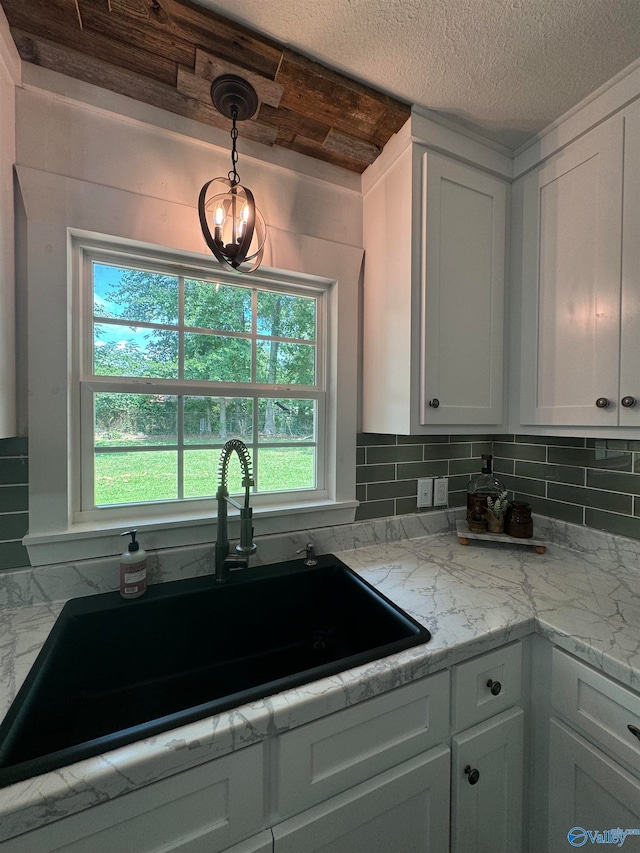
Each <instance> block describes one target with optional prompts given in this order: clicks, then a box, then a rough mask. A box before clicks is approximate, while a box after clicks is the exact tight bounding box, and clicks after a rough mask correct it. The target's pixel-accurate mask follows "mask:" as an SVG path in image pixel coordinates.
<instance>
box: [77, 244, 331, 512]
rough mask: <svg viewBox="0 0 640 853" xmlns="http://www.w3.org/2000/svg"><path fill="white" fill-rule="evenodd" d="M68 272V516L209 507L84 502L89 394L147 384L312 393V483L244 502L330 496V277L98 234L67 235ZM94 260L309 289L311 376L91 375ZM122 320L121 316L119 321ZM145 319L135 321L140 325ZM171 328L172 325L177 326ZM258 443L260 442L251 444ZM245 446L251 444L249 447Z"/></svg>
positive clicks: (164, 388) (89, 480) (302, 292)
mask: <svg viewBox="0 0 640 853" xmlns="http://www.w3.org/2000/svg"><path fill="white" fill-rule="evenodd" d="M71 252H72V277H73V284H72V287H73V305H74V308H73V311H72V314H73V316H74V318H76V321H75V322H74V336H73V339H74V346H73V350H74V361H73V392H72V420H73V423H74V424H78V425H79V428H78V429H77V440H76V441H73V442H72V445H73V446H74V447H75V454H74V456H75V458H74V465H73V468H74V473H75V476H74V488H73V521H74V522H75V523H82V522H99V523H102V522H105V521H109V520H116V521H120V522H122V523H125V522H126V520H127V518H130V517H131V513H132V512H134V513H135V516H136V523H138V520H139V519H161V518H166V517H167V516H168V515H170V514H171V513H175V512H181V513H183V512H187V513H196V512H198V511H201V510H202V506H203V504H207V511H209V512H211V500H212V497H198V498H177V499H173V500H162V501H149V502H139V503H132V504H124V503H123V504H118V505H115V506H104V507H98V508H93V507H88V506H87V497H86V496H87V495H88V494H93V485H94V483H93V470H94V464H93V452H94V446H93V433H94V423H93V393H94V392H99V391H101V390H108V391H112V392H114V393H115V392H119V393H147V392H150V390H151V389H153V392H154V393H156V394H168V395H174V396H178V395H180V394H183V395H185V396H187V395H192V394H202V395H203V396H213V397H215V396H218V395H219V394H221V393H222V394H225V395H230V396H243V397H245V396H247V397H254V398H255V399H257V398H258V397H268V396H275V397H285V396H286V397H300V398H304V399H313V400H314V401H315V403H316V436H315V441H314V445H315V448H316V486H315V488H305V489H299V490H286V491H284V490H283V491H273V492H260V493H257V494H254V495H253V496H252V506H253V507H254V510H255V509H256V508H259V507H261V508H265V509H268V508H277V507H278V506H280V505H281V504H282V503H283V502H284V503H286V504H287V505H289V504H291V503H292V502H294V501H295V502H298V503H300V502H309V501H311V500H316V501H326V500H328V499H329V498H330V492H329V489H328V487H327V484H328V483H329V482H330V480H331V477H330V472H328V471H327V470H326V469H327V464H328V455H327V453H326V441H327V428H326V423H327V417H328V416H330V412H328V411H327V350H328V347H327V336H328V333H327V329H328V325H329V324H330V322H331V317H330V314H329V292H330V289H331V286H332V282H331V281H330V280H328V279H323V278H319V277H317V276H308V275H307V276H300V275H296V274H286V275H282V274H281V273H276V272H275V271H266V272H264V273H263V272H262V271H261V273H259V274H256V273H252V274H251V275H249V274H244V275H242V274H240V275H238V274H233V273H226V272H224V271H221V270H220V268H219V265H218V264H217V263H215V262H210V263H208V264H203V263H202V261H199V262H198V263H195V262H192V263H191V264H188V263H187V262H186V261H185V260H184V259H183V258H176V257H175V255H174V254H173V253H172V252H171V251H170V250H167V251H155V252H150V251H148V250H146V251H141V250H139V249H138V250H132V248H131V247H128V246H118V245H114V244H112V243H106V244H105V242H104V241H101V240H95V239H86V238H79V237H76V238H73V239H72V248H71ZM94 261H96V262H98V263H104V264H112V265H115V266H118V265H121V266H122V267H125V268H137V269H145V270H149V271H150V272H157V273H161V274H164V275H175V276H184V277H185V278H194V279H203V280H209V281H212V282H214V283H215V282H220V283H222V284H230V285H240V286H242V287H245V288H247V289H252V288H260V289H263V290H277V291H279V292H282V293H287V294H290V295H292V296H310V297H313V298H315V300H316V338H315V342H314V344H315V351H316V382H315V384H314V385H313V386H308V385H268V384H264V383H255V384H253V383H239V382H236V383H221V382H215V383H213V382H206V381H202V382H196V381H194V380H180V379H176V380H167V379H149V378H135V377H117V378H113V377H104V378H103V377H98V376H93V374H92V370H91V367H90V366H92V362H93V321H94V312H93V288H92V281H93V279H92V275H93V274H92V264H93V262H94ZM122 324H123V325H127V321H126V319H123V320H122ZM144 325H145V324H144V323H142V324H141V326H144ZM176 328H180V327H179V326H177V327H176ZM255 440H256V442H257V443H258V439H257V436H256V437H255ZM259 446H261V443H259ZM249 449H250V451H251V447H250V448H249ZM209 473H210V477H211V496H213V495H214V494H215V492H216V478H217V470H215V469H214V470H212V471H211V472H209Z"/></svg>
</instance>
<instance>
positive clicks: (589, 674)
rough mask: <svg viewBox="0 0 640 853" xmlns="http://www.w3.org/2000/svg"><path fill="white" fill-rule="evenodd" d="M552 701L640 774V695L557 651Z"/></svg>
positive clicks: (575, 723) (571, 719) (554, 652)
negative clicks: (632, 727) (632, 730)
mask: <svg viewBox="0 0 640 853" xmlns="http://www.w3.org/2000/svg"><path fill="white" fill-rule="evenodd" d="M551 685H552V687H551V690H552V692H551V702H552V704H553V707H554V708H555V709H556V710H557V711H558V712H559V713H561V714H562V715H563V716H564V717H565V718H566V719H567V720H569V722H571V723H572V724H573V725H574V726H575V727H576V728H578V729H580V730H581V731H582V732H584V733H585V734H586V735H587V737H588V738H589V739H590V740H596V741H598V742H600V743H601V744H602V746H603V747H604V748H605V749H606V750H607V751H608V752H609V753H611V755H613V756H614V757H616V758H620V759H622V761H624V762H626V764H628V765H629V766H630V767H631V768H633V769H634V770H635V771H636V772H639V773H640V740H639V739H638V737H636V736H635V735H634V734H633V733H632V732H631V731H630V730H629V728H628V726H634V727H635V728H636V729H637V730H638V733H639V734H640V696H638V695H637V694H636V693H632V692H631V691H630V690H627V689H626V688H624V687H622V686H621V685H619V684H616V683H615V682H613V681H611V680H610V679H609V678H607V677H606V676H605V675H602V674H601V673H599V672H597V671H596V670H594V669H591V667H590V666H587V665H586V664H584V663H582V662H581V661H578V660H575V658H572V657H569V655H567V654H565V653H564V652H561V651H559V650H558V649H554V650H553V669H552V678H551Z"/></svg>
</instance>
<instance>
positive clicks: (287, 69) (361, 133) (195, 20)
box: [1, 0, 410, 172]
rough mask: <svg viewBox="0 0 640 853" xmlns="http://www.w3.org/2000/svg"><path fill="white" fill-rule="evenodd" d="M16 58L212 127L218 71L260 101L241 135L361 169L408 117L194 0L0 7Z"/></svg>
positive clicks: (387, 100)
mask: <svg viewBox="0 0 640 853" xmlns="http://www.w3.org/2000/svg"><path fill="white" fill-rule="evenodd" d="M1 2H2V6H3V8H4V11H5V13H6V15H7V18H8V20H9V24H10V26H11V32H12V35H13V37H14V40H15V42H16V45H17V47H18V51H19V52H20V55H21V57H22V59H23V60H24V61H26V62H33V63H35V64H37V65H42V66H43V67H46V68H51V69H53V70H54V71H59V72H60V73H62V74H67V75H68V76H70V77H76V78H78V79H80V80H85V81H86V82H88V83H93V84H95V85H97V86H102V87H103V88H107V89H111V90H112V91H114V92H118V93H120V94H122V95H127V96H128V97H131V98H135V99H137V100H139V101H143V102H144V103H148V104H151V105H153V106H156V107H160V108H162V109H165V110H169V111H171V112H175V113H177V114H178V115H183V116H187V117H188V118H191V119H195V120H196V121H201V122H203V123H204V124H208V125H211V126H212V127H218V128H222V129H224V130H230V128H231V122H230V121H229V120H228V119H226V118H224V117H223V116H221V115H220V114H219V113H218V111H217V110H216V109H215V107H214V106H213V104H212V103H211V96H210V86H211V81H212V80H213V79H214V78H215V77H217V76H219V74H221V73H237V74H239V75H240V76H243V77H244V78H245V79H247V80H248V81H249V82H250V83H252V85H253V86H254V88H255V89H256V92H257V94H258V98H259V101H260V105H259V109H258V114H257V117H256V119H253V120H249V121H245V122H243V123H242V136H243V137H246V138H248V139H253V140H256V141H259V142H262V143H264V144H265V145H273V144H274V143H275V144H277V145H281V146H282V147H284V148H289V149H291V150H294V151H299V152H301V153H303V154H307V155H309V156H311V157H316V158H317V159H320V160H325V161H327V162H329V163H334V164H336V165H339V166H342V167H344V168H346V169H350V170H352V171H356V172H362V171H363V170H364V169H365V168H366V167H367V165H369V164H370V163H372V162H373V161H374V160H375V158H376V157H377V156H378V154H379V152H380V150H381V148H382V147H383V146H384V145H385V144H386V142H387V141H388V140H389V138H390V137H391V136H392V135H393V134H394V133H396V132H397V131H398V130H399V129H400V128H401V127H402V125H403V124H404V123H405V122H406V120H407V119H408V118H409V115H410V108H409V107H408V106H407V105H406V104H402V103H400V102H399V101H396V100H394V99H393V98H391V97H389V96H388V95H386V94H383V93H381V92H377V91H375V90H373V89H370V88H368V87H367V86H364V85H363V84H361V83H358V82H356V81H354V80H350V79H349V78H347V77H345V76H343V75H341V74H339V73H337V72H335V71H332V70H330V69H328V68H325V67H324V66H322V65H320V64H319V63H317V62H314V61H312V60H310V59H307V58H306V57H303V56H301V55H299V54H296V53H295V52H294V51H292V50H290V49H288V48H285V47H282V46H281V45H277V44H275V43H274V42H272V41H270V40H269V39H267V38H265V37H263V36H261V35H258V34H256V33H252V32H251V31H250V30H249V29H247V28H246V27H242V26H240V25H238V24H236V23H234V22H232V21H227V20H225V19H224V18H222V17H220V16H219V15H216V14H214V13H213V12H210V11H209V10H208V9H204V8H203V7H201V6H197V5H196V4H194V3H193V2H191V0H77V3H78V8H79V10H80V17H81V19H82V29H81V28H80V25H79V22H78V17H77V14H76V0H1Z"/></svg>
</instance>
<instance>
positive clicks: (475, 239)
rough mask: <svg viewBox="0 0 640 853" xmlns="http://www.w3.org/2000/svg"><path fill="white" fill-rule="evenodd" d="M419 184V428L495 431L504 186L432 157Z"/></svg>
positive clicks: (499, 397) (500, 363) (500, 391)
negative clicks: (481, 426)
mask: <svg viewBox="0 0 640 853" xmlns="http://www.w3.org/2000/svg"><path fill="white" fill-rule="evenodd" d="M423 182H424V186H423V230H422V247H421V249H422V257H423V264H422V334H421V341H422V347H421V361H422V364H421V372H422V382H421V400H420V409H421V418H420V422H421V423H422V424H486V425H492V424H493V425H496V424H500V423H501V422H502V400H503V353H504V336H503V326H504V264H505V227H506V226H505V222H506V193H507V190H506V185H505V183H504V182H503V181H501V180H499V179H498V178H494V177H493V176H491V175H487V174H485V173H484V172H481V171H479V170H477V169H473V168H471V167H470V166H465V165H463V164H462V163H458V162H456V161H454V160H448V159H447V158H445V157H440V156H438V155H437V154H431V153H429V154H425V155H424V157H423ZM436 400H437V401H438V405H437V407H436V406H435V401H436Z"/></svg>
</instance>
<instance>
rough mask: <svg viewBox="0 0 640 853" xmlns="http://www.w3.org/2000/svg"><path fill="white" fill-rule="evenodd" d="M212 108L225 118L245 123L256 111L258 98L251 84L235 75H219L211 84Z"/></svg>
mask: <svg viewBox="0 0 640 853" xmlns="http://www.w3.org/2000/svg"><path fill="white" fill-rule="evenodd" d="M211 100H212V101H213V106H214V107H215V108H216V109H217V110H218V112H219V113H222V115H223V116H226V118H230V119H233V118H234V111H235V118H236V121H246V120H247V119H249V118H253V117H254V115H255V114H256V112H257V110H258V96H257V94H256V90H255V89H254V88H253V86H252V85H251V83H247V81H246V80H243V79H242V77H238V76H237V74H221V75H220V76H219V77H216V79H215V80H214V81H213V83H212V84H211Z"/></svg>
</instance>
